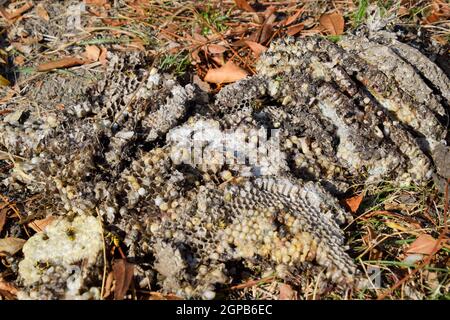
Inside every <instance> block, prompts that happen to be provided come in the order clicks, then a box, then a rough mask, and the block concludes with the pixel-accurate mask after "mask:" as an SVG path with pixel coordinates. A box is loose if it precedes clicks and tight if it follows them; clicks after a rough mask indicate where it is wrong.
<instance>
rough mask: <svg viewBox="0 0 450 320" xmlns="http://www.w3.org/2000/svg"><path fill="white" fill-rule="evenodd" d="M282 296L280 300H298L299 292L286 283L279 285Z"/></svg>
mask: <svg viewBox="0 0 450 320" xmlns="http://www.w3.org/2000/svg"><path fill="white" fill-rule="evenodd" d="M279 290H280V296H279V300H296V299H297V292H296V291H295V290H293V289H292V287H291V286H290V285H288V284H286V283H282V284H280V285H279Z"/></svg>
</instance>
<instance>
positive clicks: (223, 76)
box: [204, 61, 248, 84]
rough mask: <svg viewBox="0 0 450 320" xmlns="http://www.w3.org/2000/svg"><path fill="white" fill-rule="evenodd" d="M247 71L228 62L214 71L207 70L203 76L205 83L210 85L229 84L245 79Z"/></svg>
mask: <svg viewBox="0 0 450 320" xmlns="http://www.w3.org/2000/svg"><path fill="white" fill-rule="evenodd" d="M247 75H248V73H247V71H245V70H244V69H242V68H241V67H239V66H237V65H235V64H234V63H233V62H232V61H228V62H227V63H226V64H225V65H223V66H222V67H220V68H216V69H209V70H208V72H207V73H206V76H205V79H204V80H205V81H206V82H210V83H216V84H221V83H231V82H235V81H238V80H241V79H243V78H245V77H246V76H247Z"/></svg>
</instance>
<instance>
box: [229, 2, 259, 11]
mask: <svg viewBox="0 0 450 320" xmlns="http://www.w3.org/2000/svg"><path fill="white" fill-rule="evenodd" d="M234 3H236V7H238V8H239V9H241V10H244V11H248V12H255V9H253V7H252V6H251V5H250V4H249V3H248V2H247V0H234Z"/></svg>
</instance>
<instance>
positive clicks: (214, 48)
mask: <svg viewBox="0 0 450 320" xmlns="http://www.w3.org/2000/svg"><path fill="white" fill-rule="evenodd" d="M208 51H209V53H212V54H220V53H224V52H225V51H227V48H226V47H224V46H221V45H219V44H210V45H208Z"/></svg>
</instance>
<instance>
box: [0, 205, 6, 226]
mask: <svg viewBox="0 0 450 320" xmlns="http://www.w3.org/2000/svg"><path fill="white" fill-rule="evenodd" d="M7 213H8V209H7V208H3V209H2V210H0V232H2V230H3V227H4V226H5V222H6V214H7Z"/></svg>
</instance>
